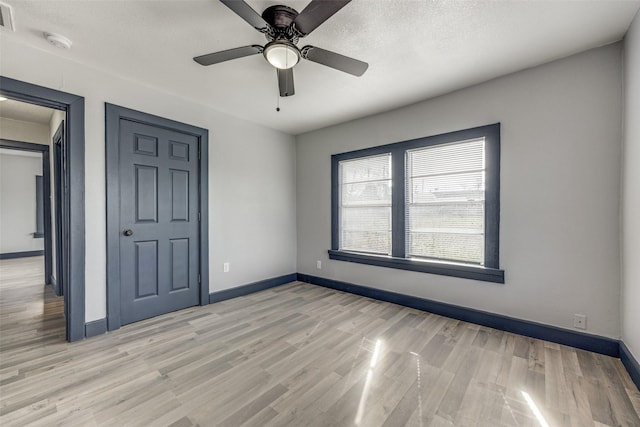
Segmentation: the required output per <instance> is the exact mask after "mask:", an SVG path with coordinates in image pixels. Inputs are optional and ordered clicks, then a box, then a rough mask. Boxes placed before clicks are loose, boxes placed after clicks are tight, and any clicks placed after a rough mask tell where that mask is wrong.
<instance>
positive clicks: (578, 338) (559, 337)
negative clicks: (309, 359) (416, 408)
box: [298, 273, 620, 357]
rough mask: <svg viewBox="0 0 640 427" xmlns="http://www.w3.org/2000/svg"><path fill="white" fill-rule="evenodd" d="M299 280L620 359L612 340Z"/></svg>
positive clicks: (303, 277)
mask: <svg viewBox="0 0 640 427" xmlns="http://www.w3.org/2000/svg"><path fill="white" fill-rule="evenodd" d="M298 280H299V281H301V282H307V283H311V284H313V285H319V286H323V287H326V288H331V289H336V290H339V291H344V292H349V293H352V294H356V295H361V296H364V297H368V298H373V299H377V300H380V301H386V302H391V303H394V304H399V305H404V306H406V307H411V308H415V309H418V310H422V311H428V312H429V313H434V314H439V315H441V316H446V317H450V318H453V319H457V320H463V321H465V322H470V323H475V324H478V325H482V326H488V327H490V328H494V329H500V330H502V331H506V332H512V333H514V334H519V335H524V336H527V337H531V338H538V339H542V340H545V341H551V342H554V343H557V344H563V345H568V346H571V347H575V348H580V349H583V350H589V351H593V352H595V353H601V354H606V355H607V356H613V357H619V356H620V341H618V340H614V339H611V338H605V337H600V336H597V335H589V334H584V333H580V332H575V331H569V330H567V329H562V328H558V327H555V326H549V325H544V324H541V323H535V322H529V321H526V320H521V319H516V318H513V317H507V316H503V315H500V314H495V313H489V312H486V311H480V310H475V309H472V308H466V307H460V306H457V305H452V304H446V303H442V302H438V301H432V300H428V299H424V298H418V297H414V296H410V295H404V294H399V293H395V292H389V291H384V290H380V289H375V288H369V287H366V286H361V285H355V284H353V283H347V282H340V281H337V280H332V279H326V278H323V277H316V276H311V275H308V274H300V273H298Z"/></svg>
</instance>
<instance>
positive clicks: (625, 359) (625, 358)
mask: <svg viewBox="0 0 640 427" xmlns="http://www.w3.org/2000/svg"><path fill="white" fill-rule="evenodd" d="M620 360H621V361H622V364H623V365H624V367H625V368H627V372H629V376H630V377H631V379H632V380H633V382H634V384H635V385H636V387H638V389H639V390H640V363H638V361H637V360H636V359H635V358H634V357H633V355H632V354H631V352H630V351H629V348H628V347H627V346H626V345H625V343H624V342H622V341H620Z"/></svg>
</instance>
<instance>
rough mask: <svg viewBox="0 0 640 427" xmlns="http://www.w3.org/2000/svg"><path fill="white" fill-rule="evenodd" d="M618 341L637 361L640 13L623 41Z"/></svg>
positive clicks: (639, 322)
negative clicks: (620, 331) (620, 314)
mask: <svg viewBox="0 0 640 427" xmlns="http://www.w3.org/2000/svg"><path fill="white" fill-rule="evenodd" d="M624 65H625V66H624V76H625V115H624V117H625V119H624V131H625V132H624V157H623V162H624V165H623V178H622V301H621V303H622V310H621V312H622V339H623V341H624V342H625V344H626V345H627V347H629V350H630V351H631V352H632V353H633V355H634V357H635V358H636V360H640V13H639V14H637V15H636V17H635V19H634V21H633V23H632V24H631V29H630V30H629V32H628V33H627V36H626V37H625V40H624Z"/></svg>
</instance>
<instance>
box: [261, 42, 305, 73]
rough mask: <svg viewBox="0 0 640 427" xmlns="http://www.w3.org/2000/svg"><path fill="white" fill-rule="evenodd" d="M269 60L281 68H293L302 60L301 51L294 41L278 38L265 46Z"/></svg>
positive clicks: (265, 52) (265, 55) (265, 54)
mask: <svg viewBox="0 0 640 427" xmlns="http://www.w3.org/2000/svg"><path fill="white" fill-rule="evenodd" d="M263 54H264V57H265V59H266V60H267V62H268V63H269V64H271V65H273V66H274V67H276V68H279V69H281V70H287V69H289V68H293V67H294V66H295V65H296V64H297V63H298V62H299V61H300V51H299V50H298V48H297V47H295V45H293V44H292V43H289V42H286V41H282V40H277V41H274V42H271V43H269V44H268V45H266V46H265V48H264V52H263Z"/></svg>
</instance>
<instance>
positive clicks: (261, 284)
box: [209, 273, 298, 304]
mask: <svg viewBox="0 0 640 427" xmlns="http://www.w3.org/2000/svg"><path fill="white" fill-rule="evenodd" d="M297 277H298V275H297V274H296V273H291V274H285V275H284V276H278V277H272V278H271V279H265V280H260V281H258V282H253V283H249V284H248V285H243V286H238V287H236V288H231V289H223V290H221V291H216V292H212V293H210V294H209V302H210V303H212V304H213V303H214V302H221V301H225V300H228V299H231V298H237V297H241V296H244V295H249V294H252V293H254V292H260V291H264V290H265V289H269V288H274V287H276V286H280V285H284V284H286V283H291V282H295V281H296V280H297Z"/></svg>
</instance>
